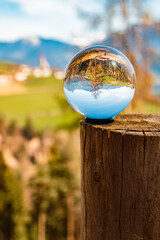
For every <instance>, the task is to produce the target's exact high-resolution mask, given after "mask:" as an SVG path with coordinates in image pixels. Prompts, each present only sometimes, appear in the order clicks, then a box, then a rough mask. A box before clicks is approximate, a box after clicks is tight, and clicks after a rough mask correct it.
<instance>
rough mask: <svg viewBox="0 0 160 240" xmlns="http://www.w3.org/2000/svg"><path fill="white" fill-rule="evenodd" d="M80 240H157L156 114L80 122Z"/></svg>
mask: <svg viewBox="0 0 160 240" xmlns="http://www.w3.org/2000/svg"><path fill="white" fill-rule="evenodd" d="M81 156H82V240H140V239H143V240H160V115H119V116H118V117H116V118H115V121H114V122H113V123H109V124H106V125H94V124H89V123H86V121H81Z"/></svg>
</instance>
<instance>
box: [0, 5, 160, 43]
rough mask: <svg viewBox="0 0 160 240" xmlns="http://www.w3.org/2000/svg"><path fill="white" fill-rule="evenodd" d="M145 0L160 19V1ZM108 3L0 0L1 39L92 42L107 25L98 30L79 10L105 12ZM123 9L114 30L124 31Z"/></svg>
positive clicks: (102, 35)
mask: <svg viewBox="0 0 160 240" xmlns="http://www.w3.org/2000/svg"><path fill="white" fill-rule="evenodd" d="M143 2H144V3H143V6H144V9H146V11H149V13H150V14H151V15H152V16H153V17H154V18H155V19H157V20H160V14H159V9H160V1H159V0H154V1H151V0H148V1H147V0H145V1H143ZM105 4H106V1H105V0H101V1H98V0H87V1H86V0H81V1H79V0H32V1H31V0H0V29H1V34H0V41H1V42H2V41H15V40H17V39H21V38H31V37H32V38H34V37H37V36H38V37H42V38H51V39H57V40H61V41H64V42H69V43H72V44H73V43H74V44H77V45H80V44H83V45H88V44H91V43H92V42H95V41H99V40H102V39H103V38H104V37H105V26H104V25H102V26H101V27H100V28H99V29H97V30H95V31H94V30H93V29H91V28H90V27H89V26H88V24H87V23H86V22H87V20H84V19H82V18H80V17H79V15H78V9H83V10H85V11H89V12H90V13H102V14H103V12H104V7H105ZM119 11H120V10H119V9H117V14H116V17H115V18H114V21H113V26H112V28H113V31H121V30H123V27H124V22H123V19H121V17H120V15H119ZM130 16H131V17H130V21H131V23H132V24H134V23H136V21H137V20H136V18H135V13H134V12H132V9H130ZM95 33H96V34H95Z"/></svg>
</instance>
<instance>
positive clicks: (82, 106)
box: [64, 46, 136, 119]
mask: <svg viewBox="0 0 160 240" xmlns="http://www.w3.org/2000/svg"><path fill="white" fill-rule="evenodd" d="M135 82H136V77H135V72H134V69H133V67H132V64H131V63H130V61H129V60H128V59H127V57H126V56H125V55H123V54H122V53H121V52H119V51H118V50H116V49H114V48H111V47H106V46H93V47H90V48H87V49H85V50H83V51H81V52H79V53H78V54H77V55H76V56H75V57H74V58H73V59H72V60H71V62H70V63H69V65H68V67H67V70H66V75H65V79H64V92H65V95H66V98H67V100H68V102H69V103H70V105H71V106H72V107H73V108H74V109H75V110H76V111H77V112H79V113H81V114H83V115H85V116H86V117H87V118H90V119H112V118H113V116H115V115H117V114H118V113H120V112H121V111H123V110H124V109H125V108H126V107H127V105H128V104H129V103H130V101H131V100H132V98H133V96H134V92H135Z"/></svg>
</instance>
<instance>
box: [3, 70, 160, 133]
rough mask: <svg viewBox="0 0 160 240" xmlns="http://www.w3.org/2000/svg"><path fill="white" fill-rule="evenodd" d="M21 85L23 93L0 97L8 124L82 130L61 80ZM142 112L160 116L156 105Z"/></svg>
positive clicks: (47, 80) (37, 81)
mask: <svg viewBox="0 0 160 240" xmlns="http://www.w3.org/2000/svg"><path fill="white" fill-rule="evenodd" d="M6 71H10V69H9V70H8V69H6ZM20 85H21V86H22V92H20V93H18V94H12V93H10V92H9V93H8V95H5V96H2V95H1V96H0V114H1V115H2V116H3V117H4V119H5V120H6V121H7V122H8V123H9V122H11V121H16V123H17V124H18V125H20V126H24V125H25V124H26V121H27V120H28V119H29V120H31V121H32V123H33V125H34V127H35V128H36V129H37V130H43V129H49V130H50V129H54V130H55V129H62V128H63V129H72V128H74V127H77V126H79V120H80V119H82V118H83V117H82V116H81V115H80V114H78V113H76V112H75V111H74V110H73V109H72V108H71V107H70V106H69V104H68V103H67V101H66V98H65V95H64V92H63V81H62V80H57V79H56V78H53V77H49V78H35V77H33V76H30V77H29V79H28V80H27V81H26V82H25V83H23V84H20ZM143 109H144V113H152V114H155V113H159V112H160V106H159V105H155V104H148V103H144V104H143ZM135 113H136V112H135Z"/></svg>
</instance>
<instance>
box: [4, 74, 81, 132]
mask: <svg viewBox="0 0 160 240" xmlns="http://www.w3.org/2000/svg"><path fill="white" fill-rule="evenodd" d="M23 88H24V91H22V93H20V94H14V95H12V94H10V95H7V96H0V113H1V115H2V116H3V117H4V118H5V120H7V122H10V121H16V122H17V123H18V124H19V125H21V126H24V125H25V123H26V120H27V119H30V120H31V121H32V122H33V125H34V126H35V127H36V129H38V130H41V129H43V128H48V129H51V128H52V129H57V128H70V127H72V126H75V125H76V122H77V120H78V119H79V118H80V115H79V114H77V113H76V112H75V111H73V110H72V109H71V108H70V106H69V104H68V103H67V101H66V99H65V96H64V93H63V81H62V80H57V79H55V78H53V77H49V78H34V77H32V76H31V77H29V79H28V80H27V82H25V83H24V84H23Z"/></svg>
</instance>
